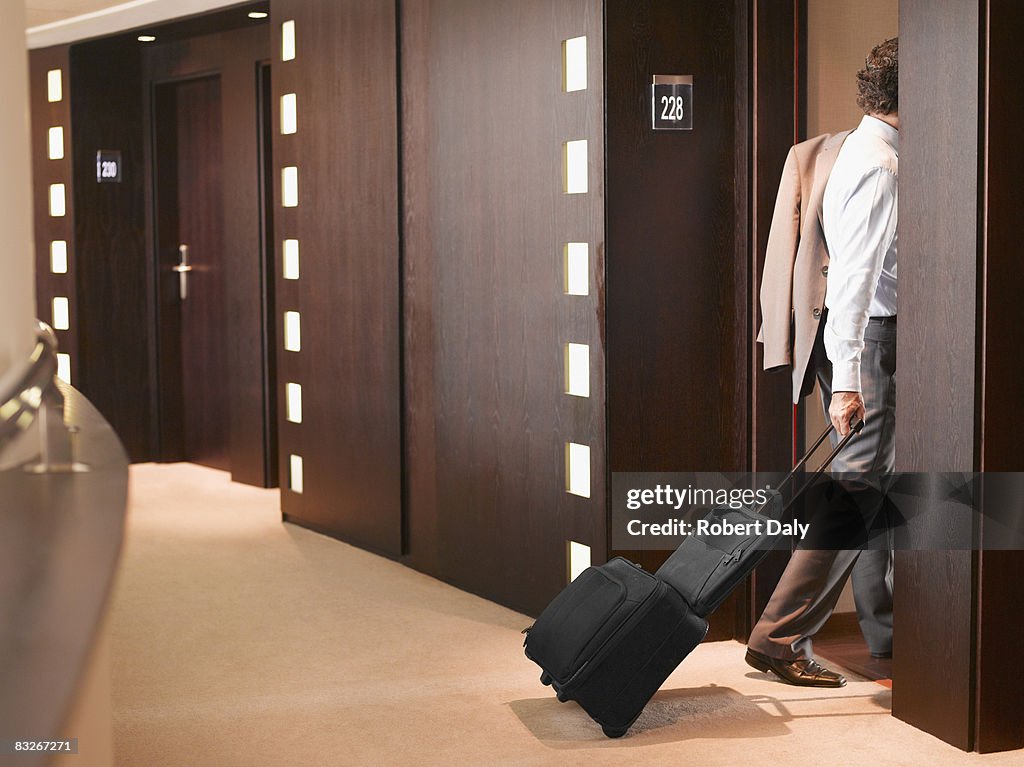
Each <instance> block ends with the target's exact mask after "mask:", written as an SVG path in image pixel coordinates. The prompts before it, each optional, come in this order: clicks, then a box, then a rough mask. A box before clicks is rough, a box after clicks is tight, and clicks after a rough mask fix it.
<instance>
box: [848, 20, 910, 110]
mask: <svg viewBox="0 0 1024 767" xmlns="http://www.w3.org/2000/svg"><path fill="white" fill-rule="evenodd" d="M899 93H900V39H899V38H898V37H893V38H891V39H889V40H886V41H885V42H884V43H880V44H879V45H876V46H875V47H874V48H872V49H871V53H870V55H869V56H868V57H867V58H866V59H864V69H862V70H861V71H860V72H858V73H857V106H859V107H860V108H861V109H863V110H864V114H871V113H872V112H877V113H880V114H883V115H887V114H892V113H893V112H896V111H898V110H899V105H900V99H899Z"/></svg>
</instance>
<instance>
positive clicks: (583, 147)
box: [565, 139, 588, 194]
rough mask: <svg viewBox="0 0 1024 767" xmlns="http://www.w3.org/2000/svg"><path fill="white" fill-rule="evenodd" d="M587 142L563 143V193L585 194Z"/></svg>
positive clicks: (581, 140)
mask: <svg viewBox="0 0 1024 767" xmlns="http://www.w3.org/2000/svg"><path fill="white" fill-rule="evenodd" d="M587 181H588V179H587V140H586V139H580V140H578V141H566V142H565V191H566V192H567V193H568V194H586V192H587Z"/></svg>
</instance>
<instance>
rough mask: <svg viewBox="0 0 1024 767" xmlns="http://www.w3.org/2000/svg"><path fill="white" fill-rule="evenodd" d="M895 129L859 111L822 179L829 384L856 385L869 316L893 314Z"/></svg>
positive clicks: (853, 387)
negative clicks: (860, 117)
mask: <svg viewBox="0 0 1024 767" xmlns="http://www.w3.org/2000/svg"><path fill="white" fill-rule="evenodd" d="M898 150H899V131H897V130H896V129H895V128H893V127H892V126H891V125H889V124H888V123H885V122H883V121H881V120H879V119H878V118H876V117H871V116H869V115H865V116H864V119H863V120H861V122H860V125H859V126H857V129H856V130H855V131H853V133H851V134H850V135H849V136H848V137H847V139H846V141H844V142H843V146H842V148H841V149H840V150H839V154H838V156H837V157H836V163H835V167H833V169H832V174H831V175H830V176H829V180H828V183H827V184H826V186H825V196H824V199H823V200H822V225H823V227H824V232H825V243H826V244H827V245H828V252H829V266H828V282H827V288H826V293H825V306H826V307H828V319H827V321H826V323H825V331H824V340H825V353H826V354H827V355H828V358H829V360H830V361H831V362H832V391H833V392H839V391H855V392H859V391H861V385H860V356H861V351H862V350H863V349H864V329H865V328H866V327H867V324H868V318H869V317H889V316H892V315H895V314H896V207H897V193H896V190H897V183H896V182H897V175H898V174H897V171H898V169H899V154H898Z"/></svg>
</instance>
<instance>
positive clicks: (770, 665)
mask: <svg viewBox="0 0 1024 767" xmlns="http://www.w3.org/2000/svg"><path fill="white" fill-rule="evenodd" d="M747 665H750V666H753V667H754V668H756V669H757V670H758V671H764V672H765V673H768V672H771V673H772V674H775V676H777V677H778V678H779V679H780V680H782V681H783V682H786V683H787V684H795V685H797V686H798V687H845V686H846V678H845V677H844V676H843V675H842V674H837V673H836V672H835V671H829V670H828V669H827V668H824V667H823V666H820V665H818V663H817V662H816V661H815V660H814V659H813V658H800V659H799V660H782V659H780V658H772V657H769V656H767V655H764V654H763V653H759V652H757V651H756V650H749V649H748V650H747Z"/></svg>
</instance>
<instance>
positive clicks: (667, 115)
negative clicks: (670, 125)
mask: <svg viewBox="0 0 1024 767" xmlns="http://www.w3.org/2000/svg"><path fill="white" fill-rule="evenodd" d="M685 106H686V101H685V99H683V97H682V96H662V97H661V119H662V120H673V121H675V120H682V119H683V117H684V116H685Z"/></svg>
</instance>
